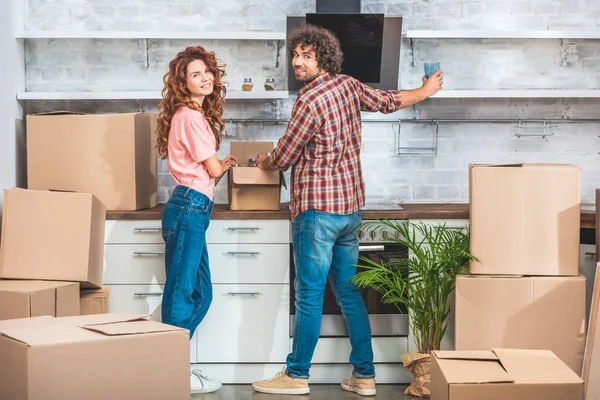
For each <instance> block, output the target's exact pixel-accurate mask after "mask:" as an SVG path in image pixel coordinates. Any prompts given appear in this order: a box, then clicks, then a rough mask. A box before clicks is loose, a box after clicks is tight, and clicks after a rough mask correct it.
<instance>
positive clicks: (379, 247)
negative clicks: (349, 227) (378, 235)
mask: <svg viewBox="0 0 600 400" xmlns="http://www.w3.org/2000/svg"><path fill="white" fill-rule="evenodd" d="M384 250H385V246H384V245H370V246H368V245H359V246H358V251H384Z"/></svg>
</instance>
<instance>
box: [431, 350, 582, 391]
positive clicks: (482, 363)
mask: <svg viewBox="0 0 600 400" xmlns="http://www.w3.org/2000/svg"><path fill="white" fill-rule="evenodd" d="M430 389H431V400H484V399H485V400H509V399H510V400H533V399H536V400H538V399H539V400H542V399H543V400H583V380H582V379H581V378H580V377H579V376H577V375H576V374H575V373H574V372H573V371H572V370H571V369H570V368H569V367H567V366H566V365H565V364H564V363H563V362H562V361H561V360H560V359H559V358H558V357H556V356H555V355H554V353H552V352H551V351H549V350H514V349H493V351H433V352H432V353H431V384H430Z"/></svg>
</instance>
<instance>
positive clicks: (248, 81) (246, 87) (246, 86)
mask: <svg viewBox="0 0 600 400" xmlns="http://www.w3.org/2000/svg"><path fill="white" fill-rule="evenodd" d="M253 87H254V84H253V83H252V78H244V83H242V90H243V91H244V92H249V91H251V90H252V88H253Z"/></svg>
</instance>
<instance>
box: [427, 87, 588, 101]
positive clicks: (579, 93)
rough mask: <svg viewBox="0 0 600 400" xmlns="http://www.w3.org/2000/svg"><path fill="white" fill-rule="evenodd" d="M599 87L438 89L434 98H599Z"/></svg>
mask: <svg viewBox="0 0 600 400" xmlns="http://www.w3.org/2000/svg"><path fill="white" fill-rule="evenodd" d="M599 97H600V89H587V90H562V89H498V90H443V89H442V90H440V91H439V92H437V93H436V94H435V95H433V96H431V98H436V99H486V98H488V99H501V98H599Z"/></svg>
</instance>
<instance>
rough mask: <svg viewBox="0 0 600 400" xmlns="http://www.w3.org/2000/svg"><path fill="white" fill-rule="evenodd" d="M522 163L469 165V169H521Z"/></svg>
mask: <svg viewBox="0 0 600 400" xmlns="http://www.w3.org/2000/svg"><path fill="white" fill-rule="evenodd" d="M524 165H525V164H524V163H514V164H471V165H469V167H470V168H498V167H522V166H524Z"/></svg>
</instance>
